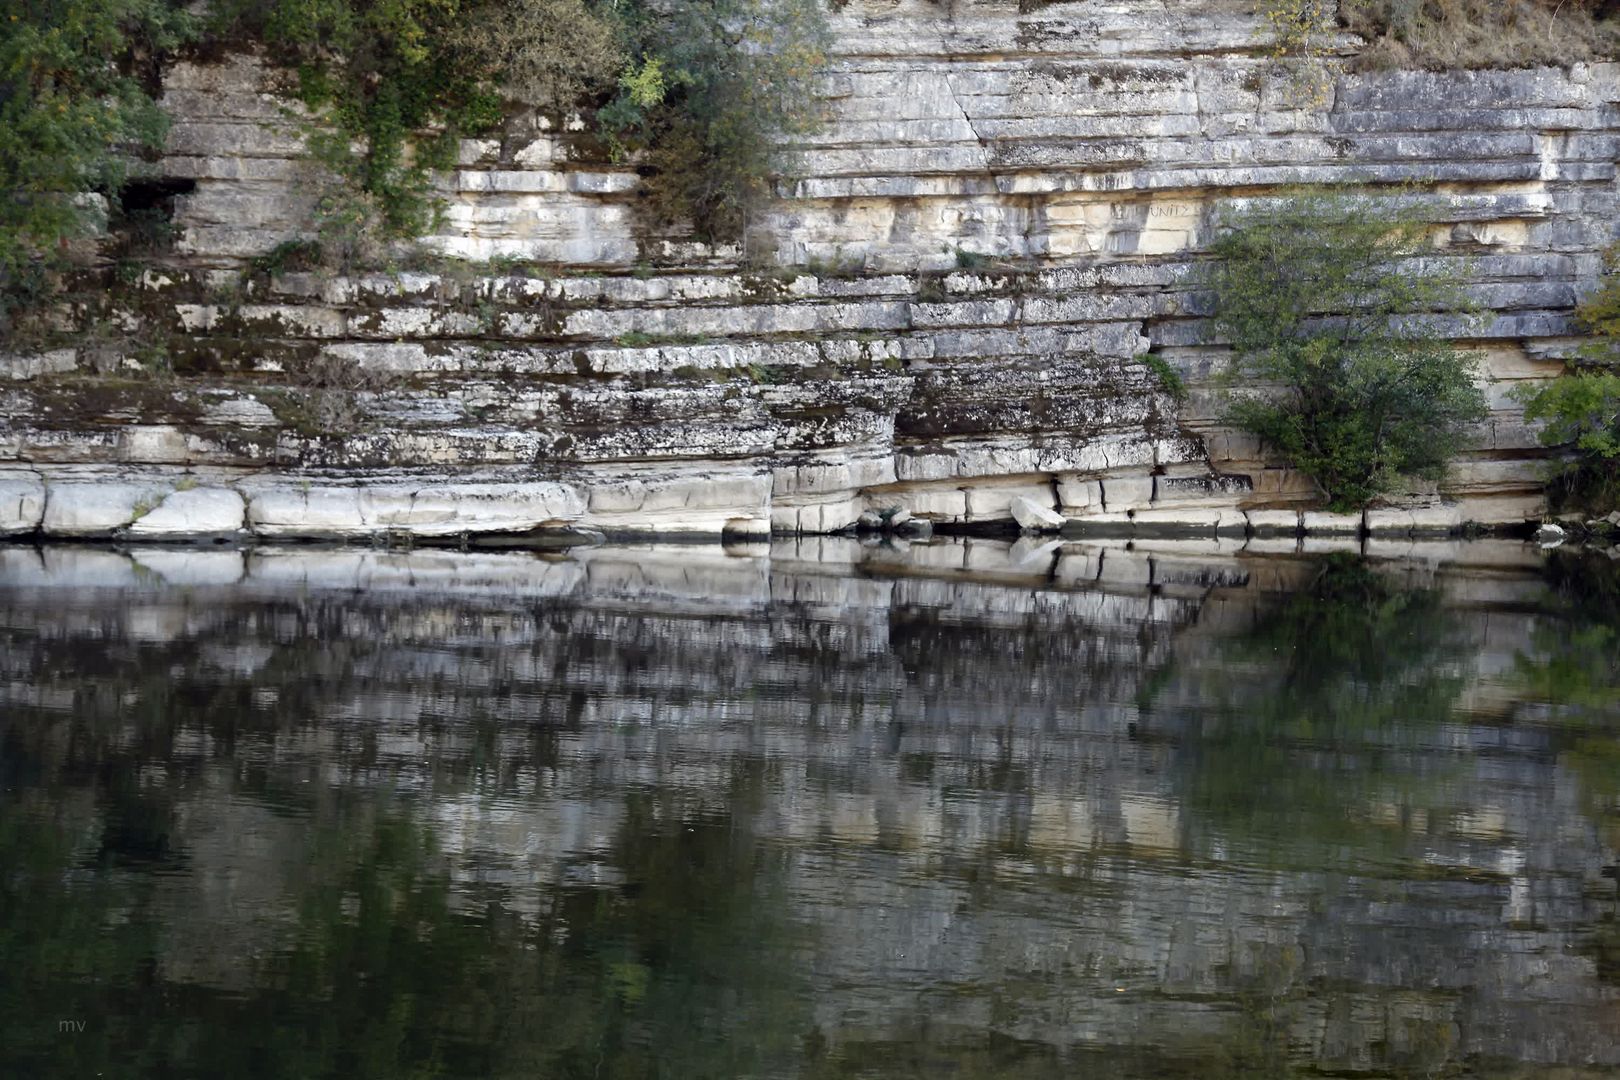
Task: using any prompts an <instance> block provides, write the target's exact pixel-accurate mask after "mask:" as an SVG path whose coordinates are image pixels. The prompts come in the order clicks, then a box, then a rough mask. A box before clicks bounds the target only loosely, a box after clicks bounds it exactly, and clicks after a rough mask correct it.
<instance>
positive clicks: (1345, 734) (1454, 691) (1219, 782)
mask: <svg viewBox="0 0 1620 1080" xmlns="http://www.w3.org/2000/svg"><path fill="white" fill-rule="evenodd" d="M1218 648H1219V651H1220V656H1219V659H1218V660H1217V661H1215V662H1209V661H1205V662H1204V663H1202V664H1199V665H1198V666H1196V667H1194V668H1191V669H1190V670H1188V669H1184V670H1183V671H1182V672H1181V673H1180V678H1181V679H1183V680H1190V681H1191V682H1192V684H1193V691H1194V695H1195V697H1194V699H1193V701H1192V704H1191V707H1190V708H1189V709H1187V710H1174V709H1172V711H1173V712H1181V713H1183V715H1177V716H1176V717H1175V720H1176V721H1178V722H1180V723H1181V724H1183V725H1184V734H1183V736H1182V740H1181V748H1180V755H1179V756H1180V760H1181V764H1182V768H1183V770H1184V772H1185V777H1186V779H1185V784H1186V788H1185V797H1186V800H1187V805H1188V807H1189V809H1191V810H1192V811H1193V812H1194V813H1193V820H1194V822H1195V823H1200V824H1207V825H1208V826H1209V827H1210V828H1211V829H1213V830H1214V831H1215V832H1216V833H1218V834H1219V835H1220V836H1221V837H1222V838H1223V840H1224V842H1237V843H1241V844H1244V845H1247V846H1250V847H1252V848H1254V849H1255V851H1256V852H1257V853H1258V854H1260V855H1261V856H1262V857H1265V856H1268V855H1269V856H1270V858H1271V859H1272V860H1274V861H1279V862H1281V863H1287V864H1292V863H1296V862H1298V863H1299V864H1300V865H1309V866H1312V867H1323V866H1324V865H1331V862H1329V863H1326V864H1325V863H1324V862H1323V859H1324V858H1327V857H1328V856H1329V855H1330V854H1331V852H1332V851H1334V850H1340V851H1346V852H1348V851H1355V852H1357V853H1358V855H1360V856H1365V855H1367V854H1369V853H1370V852H1376V851H1377V850H1378V849H1379V848H1380V847H1383V846H1385V845H1386V844H1387V843H1388V841H1387V839H1386V838H1385V837H1384V835H1383V834H1384V833H1386V832H1387V830H1381V829H1371V828H1369V827H1368V825H1367V823H1366V821H1365V810H1366V808H1367V806H1368V805H1369V804H1370V803H1372V802H1373V801H1375V800H1385V801H1387V800H1389V799H1391V798H1392V797H1395V796H1399V799H1400V801H1401V803H1402V804H1403V809H1410V806H1411V800H1412V799H1415V798H1421V796H1422V792H1423V790H1424V788H1425V787H1426V786H1428V784H1427V783H1423V784H1420V783H1417V782H1416V778H1411V777H1407V776H1404V775H1403V774H1404V773H1405V772H1406V771H1408V770H1409V769H1410V767H1411V764H1412V761H1411V758H1412V754H1411V751H1412V748H1413V744H1414V743H1416V742H1417V741H1419V740H1421V738H1422V737H1423V735H1424V733H1425V732H1426V731H1432V730H1433V728H1434V727H1435V726H1436V725H1438V724H1440V723H1442V722H1444V721H1445V720H1446V719H1447V718H1448V717H1449V716H1450V715H1451V713H1452V710H1453V709H1454V708H1455V706H1456V703H1457V700H1458V697H1459V695H1460V694H1461V692H1462V689H1463V685H1464V681H1463V678H1462V677H1461V675H1460V674H1459V669H1458V664H1459V662H1460V661H1461V660H1462V659H1463V657H1464V656H1465V655H1466V653H1467V650H1468V643H1467V642H1466V641H1465V640H1464V639H1463V637H1462V634H1461V631H1460V627H1459V626H1458V624H1457V621H1456V618H1455V616H1454V615H1453V614H1451V613H1450V612H1448V611H1447V610H1446V609H1445V608H1444V607H1443V606H1442V604H1441V602H1440V596H1439V594H1438V593H1437V592H1435V591H1433V590H1410V589H1405V588H1401V587H1399V586H1397V585H1395V584H1393V583H1391V581H1390V580H1389V579H1388V578H1386V577H1384V576H1382V575H1380V574H1379V573H1378V572H1377V571H1376V570H1375V569H1373V568H1372V567H1371V566H1369V565H1368V564H1367V563H1365V562H1362V561H1360V560H1357V559H1354V558H1344V557H1332V558H1328V559H1325V560H1323V561H1322V562H1321V563H1320V564H1318V566H1317V568H1316V572H1315V575H1314V577H1313V578H1312V580H1311V582H1310V583H1309V584H1308V585H1307V586H1306V587H1305V588H1302V589H1300V590H1298V591H1297V592H1294V593H1292V594H1290V595H1288V596H1287V597H1286V598H1285V599H1283V600H1282V601H1281V602H1280V603H1279V604H1278V606H1277V607H1276V608H1275V609H1273V610H1272V611H1270V612H1269V613H1268V614H1266V615H1265V616H1263V617H1262V619H1261V621H1260V622H1259V623H1258V624H1257V625H1256V626H1255V627H1254V628H1253V629H1252V630H1251V631H1250V632H1249V633H1247V634H1245V635H1243V636H1241V637H1237V638H1233V639H1230V640H1225V641H1222V642H1221V643H1220V644H1219V646H1218ZM1165 697H1167V695H1161V699H1163V698H1165ZM1165 709H1166V705H1165V703H1164V701H1163V700H1161V701H1160V703H1158V704H1157V705H1156V711H1158V712H1160V713H1161V714H1162V713H1163V712H1164V711H1165ZM1433 779H1434V778H1432V777H1430V778H1428V783H1432V781H1433Z"/></svg>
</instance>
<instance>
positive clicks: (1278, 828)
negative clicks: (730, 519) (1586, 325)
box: [0, 540, 1620, 1080]
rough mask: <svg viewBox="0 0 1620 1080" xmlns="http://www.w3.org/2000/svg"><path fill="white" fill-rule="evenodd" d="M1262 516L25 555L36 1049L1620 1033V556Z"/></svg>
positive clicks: (24, 821) (634, 1065) (10, 1051)
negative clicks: (1352, 535)
mask: <svg viewBox="0 0 1620 1080" xmlns="http://www.w3.org/2000/svg"><path fill="white" fill-rule="evenodd" d="M1258 546H1260V545H1258V544H1256V545H1252V546H1251V548H1250V549H1249V550H1244V551H1239V550H1235V549H1233V548H1231V547H1230V546H1228V545H1214V544H1211V545H1202V546H1201V545H1197V544H1186V543H1183V544H1176V543H1161V544H1143V543H1138V544H1136V545H1134V546H1131V545H1127V544H1123V543H1121V544H1112V545H1108V544H1098V545H1089V546H1088V545H1081V544H1066V545H1058V544H1048V545H1041V544H1035V543H1031V542H1028V541H1024V542H1020V543H1018V544H1016V545H1011V544H1008V543H1006V542H999V541H990V540H952V541H941V542H937V543H934V544H930V545H925V546H914V547H911V548H909V549H896V548H890V547H881V546H880V547H863V546H860V545H858V544H855V543H854V542H851V541H832V540H828V541H813V542H803V543H780V544H776V545H772V546H749V547H742V548H735V549H721V548H718V547H715V548H702V547H688V548H679V547H663V548H659V547H646V548H630V547H621V548H612V547H608V548H596V549H590V550H584V551H577V552H574V553H569V554H556V553H553V554H545V555H540V554H534V553H529V552H476V551H474V552H470V553H456V552H422V551H417V552H404V553H388V552H374V551H370V550H356V549H348V550H324V549H310V548H274V549H262V550H257V551H231V550H208V551H190V550H182V549H159V548H152V549H144V550H133V551H129V552H123V551H119V550H115V549H112V548H105V547H102V548H96V547H85V548H72V547H50V548H45V549H43V550H36V549H32V548H25V547H0V1076H5V1077H18V1078H31V1077H58V1076H60V1077H91V1076H105V1077H265V1078H269V1077H277V1078H280V1077H286V1078H298V1080H305V1078H315V1077H344V1078H357V1077H377V1078H388V1080H403V1078H426V1077H439V1076H443V1077H480V1078H483V1077H539V1078H553V1077H555V1078H570V1077H582V1078H583V1077H600V1078H638V1080H639V1078H653V1077H668V1078H689V1077H715V1078H720V1077H778V1076H780V1077H812V1078H832V1077H864V1076H917V1077H960V1078H986V1077H998V1078H1001V1077H1144V1078H1145V1077H1186V1078H1195V1077H1196V1078H1220V1077H1280V1076H1320V1075H1334V1076H1368V1077H1372V1076H1401V1077H1405V1076H1413V1077H1418V1076H1421V1077H1431V1076H1447V1077H1449V1076H1481V1077H1485V1076H1490V1077H1514V1078H1529V1077H1546V1078H1549V1080H1550V1078H1554V1077H1556V1078H1560V1080H1569V1078H1573V1077H1587V1076H1614V1075H1620V880H1617V877H1616V863H1617V861H1620V700H1617V699H1620V575H1617V573H1616V567H1617V566H1620V563H1616V562H1615V561H1613V560H1611V559H1610V558H1609V557H1608V556H1606V555H1602V554H1588V555H1581V554H1579V553H1567V554H1566V553H1554V554H1551V555H1549V554H1546V553H1542V552H1538V551H1536V550H1535V549H1534V548H1533V547H1529V546H1526V545H1521V544H1518V543H1509V542H1481V543H1476V544H1466V545H1456V544H1452V545H1444V544H1442V545H1434V546H1426V545H1415V546H1414V545H1400V546H1396V547H1381V548H1378V549H1376V550H1374V551H1372V552H1371V553H1368V555H1363V554H1358V553H1356V552H1354V551H1344V552H1337V553H1334V552H1331V551H1323V552H1321V553H1317V554H1303V553H1299V552H1287V551H1284V552H1279V553H1276V554H1260V553H1258V552H1257V551H1256V550H1254V549H1255V548H1256V547H1258ZM1281 546H1285V547H1291V546H1292V545H1291V544H1290V545H1281ZM1369 556H1370V557H1369Z"/></svg>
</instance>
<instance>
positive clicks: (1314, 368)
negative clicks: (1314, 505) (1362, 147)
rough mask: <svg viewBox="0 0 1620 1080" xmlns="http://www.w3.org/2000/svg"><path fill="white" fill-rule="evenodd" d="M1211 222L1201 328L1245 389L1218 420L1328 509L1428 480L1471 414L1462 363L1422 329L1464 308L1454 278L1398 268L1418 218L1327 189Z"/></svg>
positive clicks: (1408, 263) (1416, 232) (1471, 373)
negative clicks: (1212, 335) (1310, 485)
mask: <svg viewBox="0 0 1620 1080" xmlns="http://www.w3.org/2000/svg"><path fill="white" fill-rule="evenodd" d="M1219 224H1220V228H1219V232H1218V234H1217V236H1216V238H1215V241H1214V244H1213V254H1214V256H1215V259H1214V261H1213V262H1212V263H1211V264H1210V269H1209V275H1208V284H1209V286H1210V291H1211V298H1212V302H1213V312H1212V314H1213V316H1214V325H1215V328H1216V330H1217V331H1218V332H1219V333H1220V334H1221V335H1222V336H1223V337H1225V338H1226V340H1228V341H1229V342H1230V343H1231V345H1232V349H1233V363H1232V369H1231V376H1232V383H1233V385H1234V386H1238V385H1241V386H1242V387H1244V388H1245V389H1243V390H1241V391H1235V392H1232V393H1230V394H1229V409H1228V420H1229V421H1230V422H1231V423H1232V424H1234V425H1235V426H1236V427H1239V428H1241V429H1243V430H1245V431H1248V432H1250V433H1252V434H1254V435H1257V436H1259V437H1260V438H1261V439H1262V440H1263V441H1265V442H1266V443H1267V444H1269V445H1270V446H1271V447H1273V448H1274V449H1276V450H1277V451H1279V452H1280V453H1281V454H1283V455H1284V456H1286V457H1287V458H1288V460H1289V461H1290V463H1291V464H1292V465H1293V466H1294V467H1296V468H1298V469H1300V470H1302V471H1303V472H1305V473H1306V474H1307V475H1309V476H1310V477H1311V478H1312V479H1313V480H1314V481H1315V482H1316V484H1317V486H1318V487H1319V488H1320V489H1321V491H1322V494H1323V495H1324V496H1325V498H1326V499H1327V502H1328V504H1329V506H1330V507H1332V508H1333V509H1335V510H1340V511H1348V510H1355V509H1359V508H1361V507H1364V506H1366V505H1367V504H1368V503H1370V502H1372V501H1373V500H1374V499H1376V498H1378V497H1379V496H1380V495H1383V494H1385V493H1387V492H1389V491H1391V490H1394V489H1395V487H1396V486H1397V484H1398V483H1399V481H1400V478H1401V477H1418V478H1423V479H1428V480H1439V479H1440V477H1441V476H1442V475H1443V473H1444V471H1445V468H1446V465H1447V462H1448V461H1449V460H1450V459H1451V458H1452V457H1453V456H1454V455H1455V454H1456V453H1457V452H1458V450H1460V449H1461V447H1462V445H1463V442H1464V439H1465V438H1466V436H1467V433H1468V430H1469V427H1470V425H1472V424H1474V423H1476V422H1477V421H1479V420H1481V419H1483V417H1484V415H1485V412H1486V408H1485V398H1484V394H1483V393H1482V392H1481V390H1480V388H1479V387H1478V385H1477V384H1476V375H1475V366H1474V363H1473V361H1472V360H1471V359H1470V358H1469V357H1468V356H1467V355H1466V354H1464V353H1463V352H1461V351H1460V350H1458V349H1457V348H1456V347H1455V346H1454V345H1453V344H1452V343H1451V342H1450V341H1449V340H1448V339H1447V338H1446V337H1444V336H1443V333H1442V329H1441V327H1439V326H1437V325H1435V323H1434V321H1433V320H1432V319H1426V318H1424V316H1425V315H1426V314H1431V313H1436V312H1444V311H1452V312H1455V311H1458V310H1462V309H1465V308H1466V300H1465V297H1464V295H1463V291H1462V287H1461V282H1460V280H1459V278H1458V277H1457V275H1456V273H1455V271H1448V270H1443V269H1440V268H1437V267H1435V266H1432V265H1424V264H1423V263H1422V262H1421V261H1418V260H1416V259H1414V258H1413V257H1414V256H1416V255H1417V254H1418V253H1419V252H1420V251H1421V249H1422V246H1423V242H1424V236H1425V226H1424V224H1423V222H1422V220H1421V219H1420V217H1419V215H1418V212H1417V211H1416V210H1411V209H1406V210H1396V209H1393V208H1392V207H1391V206H1390V205H1389V204H1388V202H1387V201H1385V200H1379V199H1375V198H1372V197H1371V196H1369V195H1367V194H1365V193H1359V192H1349V191H1330V192H1326V193H1321V192H1318V193H1298V194H1293V195H1290V196H1287V197H1284V198H1280V199H1269V200H1261V201H1256V202H1254V203H1252V204H1249V205H1247V206H1244V207H1237V208H1234V209H1232V210H1230V211H1229V212H1228V213H1226V214H1225V215H1224V217H1223V218H1222V220H1221V221H1220V223H1219ZM1251 387H1253V388H1257V389H1253V390H1251V389H1249V388H1251Z"/></svg>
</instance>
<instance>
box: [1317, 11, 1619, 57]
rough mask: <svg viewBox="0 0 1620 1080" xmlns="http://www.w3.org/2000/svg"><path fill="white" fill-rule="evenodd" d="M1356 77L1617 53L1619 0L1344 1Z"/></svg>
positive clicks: (1341, 12) (1340, 15)
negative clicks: (1357, 38)
mask: <svg viewBox="0 0 1620 1080" xmlns="http://www.w3.org/2000/svg"><path fill="white" fill-rule="evenodd" d="M1339 18H1340V20H1341V21H1342V22H1343V23H1344V24H1345V26H1346V27H1348V28H1349V29H1350V30H1351V31H1353V32H1355V33H1357V34H1360V35H1362V36H1363V37H1365V38H1366V39H1367V41H1368V43H1369V45H1368V48H1367V50H1366V51H1365V52H1363V53H1362V54H1361V56H1360V57H1358V58H1357V61H1356V65H1355V66H1356V67H1358V68H1360V69H1362V70H1369V69H1371V70H1376V69H1381V68H1427V69H1429V70H1434V71H1439V70H1444V69H1448V68H1517V67H1536V66H1540V65H1544V64H1545V65H1562V66H1567V65H1569V64H1574V63H1579V62H1581V61H1587V60H1598V59H1604V58H1608V57H1612V56H1615V55H1616V54H1617V53H1620V0H1344V3H1343V4H1342V5H1341V6H1340V9H1339Z"/></svg>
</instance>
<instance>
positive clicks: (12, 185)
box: [0, 0, 190, 335]
mask: <svg viewBox="0 0 1620 1080" xmlns="http://www.w3.org/2000/svg"><path fill="white" fill-rule="evenodd" d="M189 28H190V19H189V17H188V16H187V15H186V14H185V12H184V11H183V10H181V9H180V8H179V7H178V6H176V5H174V4H170V3H167V2H165V0H31V2H26V3H25V2H22V0H5V2H4V3H3V4H0V191H3V192H4V193H5V194H4V195H3V196H0V335H4V334H6V333H7V332H8V331H9V330H10V329H11V328H12V324H13V323H14V321H15V317H16V315H17V313H18V312H19V311H20V310H21V309H23V308H24V307H25V306H26V305H27V304H28V302H29V301H30V300H32V299H35V298H37V297H40V296H43V295H44V294H45V293H46V292H47V291H48V289H49V286H50V280H49V279H50V278H51V276H52V275H53V273H54V272H55V271H56V270H57V269H58V267H59V264H60V262H61V258H62V253H63V250H64V248H65V246H66V245H67V244H68V243H69V241H70V240H72V238H73V237H75V236H77V235H81V234H84V233H86V232H90V231H93V230H94V228H95V227H96V225H97V224H98V223H99V221H100V220H101V218H102V217H103V215H104V213H105V207H106V202H105V201H104V200H103V199H97V198H95V197H94V196H95V195H100V196H103V197H104V198H106V197H111V196H115V195H116V194H117V192H118V189H119V187H120V185H121V184H122V183H123V181H124V179H125V177H126V176H127V175H128V174H129V172H130V170H131V168H132V166H134V165H136V164H138V161H139V157H138V154H139V152H141V151H143V150H155V149H156V148H157V146H158V145H159V144H160V143H161V142H162V139H163V132H164V119H163V115H162V113H161V111H160V110H159V109H158V108H157V105H156V104H155V103H154V102H153V100H152V97H151V95H150V93H149V92H148V89H147V87H146V86H145V85H143V83H142V81H141V79H140V78H138V77H137V73H138V72H140V71H141V69H142V68H143V67H145V66H147V65H148V64H152V63H155V61H156V58H157V57H158V56H159V55H160V54H161V53H162V52H163V51H164V50H166V49H169V48H172V47H174V46H175V45H176V44H178V43H179V42H180V41H181V40H182V39H183V38H184V36H185V35H186V34H187V32H188V31H189Z"/></svg>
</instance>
